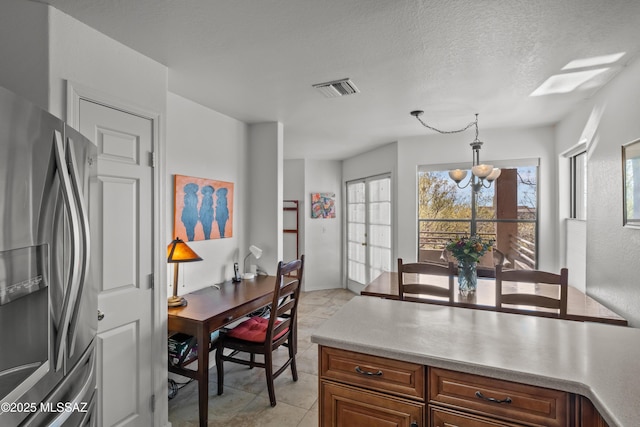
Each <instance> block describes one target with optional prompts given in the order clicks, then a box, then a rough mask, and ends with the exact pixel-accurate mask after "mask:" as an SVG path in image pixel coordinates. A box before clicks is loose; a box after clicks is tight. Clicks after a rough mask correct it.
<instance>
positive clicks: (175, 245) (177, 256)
mask: <svg viewBox="0 0 640 427" xmlns="http://www.w3.org/2000/svg"><path fill="white" fill-rule="evenodd" d="M191 261H202V258H200V257H199V256H198V254H197V253H195V252H194V251H193V249H191V248H190V247H189V246H188V245H187V244H186V243H185V242H184V241H183V240H182V239H179V238H177V237H176V238H175V240H174V241H172V242H171V243H169V246H168V247H167V262H191Z"/></svg>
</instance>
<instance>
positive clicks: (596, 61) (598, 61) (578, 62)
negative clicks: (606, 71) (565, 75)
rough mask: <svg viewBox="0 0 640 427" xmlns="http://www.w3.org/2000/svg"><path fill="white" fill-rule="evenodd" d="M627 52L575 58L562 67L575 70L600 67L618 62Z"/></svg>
mask: <svg viewBox="0 0 640 427" xmlns="http://www.w3.org/2000/svg"><path fill="white" fill-rule="evenodd" d="M624 54H625V52H619V53H612V54H611V55H602V56H594V57H592V58H583V59H574V60H573V61H571V62H569V63H568V64H567V65H565V66H564V67H562V69H563V70H575V69H577V68H590V67H599V66H602V65H609V64H613V63H614V62H617V61H618V60H619V59H620V58H622V57H623V56H624Z"/></svg>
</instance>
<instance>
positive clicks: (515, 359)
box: [311, 296, 640, 427]
mask: <svg viewBox="0 0 640 427" xmlns="http://www.w3.org/2000/svg"><path fill="white" fill-rule="evenodd" d="M311 341H312V342H314V343H317V344H320V345H324V346H329V347H335V348H340V349H344V350H351V351H356V352H361V353H366V354H372V355H375V356H381V357H388V358H391V359H397V360H402V361H407V362H414V363H419V364H422V365H429V366H434V367H439V368H444V369H451V370H456V371H460V372H466V373H470V374H477V375H484V376H488V377H494V378H498V379H503V380H508V381H515V382H520V383H525V384H531V385H535V386H540V387H547V388H552V389H556V390H563V391H568V392H572V393H577V394H581V395H583V396H585V397H587V398H589V400H591V401H592V402H593V404H594V406H595V407H596V408H597V409H598V411H599V412H600V414H601V415H602V416H603V418H604V419H605V421H607V423H608V424H609V426H610V427H636V426H638V425H640V405H639V404H638V402H640V329H635V328H629V327H623V326H615V325H606V324H599V323H590V322H576V321H569V320H558V319H549V318H543V317H536V316H525V315H518V314H509V313H498V312H493V311H484V310H473V309H467V308H457V307H447V306H439V305H432V304H420V303H411V302H403V301H392V300H386V299H381V298H374V297H367V296H358V297H355V298H353V299H352V300H351V301H349V302H348V303H347V304H345V305H344V306H343V307H342V308H341V309H340V311H338V312H337V313H336V314H335V315H334V316H333V317H331V318H330V319H328V320H327V321H326V322H325V323H324V324H323V325H321V326H320V327H319V328H318V329H317V330H316V331H315V333H314V334H313V335H312V337H311Z"/></svg>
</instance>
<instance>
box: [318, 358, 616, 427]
mask: <svg viewBox="0 0 640 427" xmlns="http://www.w3.org/2000/svg"><path fill="white" fill-rule="evenodd" d="M319 363H320V367H319V381H320V399H319V404H320V408H319V417H320V427H400V426H402V427H608V426H607V424H606V423H605V421H604V419H603V418H602V416H601V415H600V414H598V411H597V410H596V409H595V407H594V406H593V404H592V403H591V402H590V401H589V399H587V398H585V397H583V396H579V395H574V394H571V393H567V392H563V391H558V390H553V389H548V388H544V387H536V386H531V385H527V384H520V383H515V382H511V381H504V380H498V379H495V378H489V377H485V376H481V375H474V374H466V373H462V372H457V371H451V370H447V369H441V368H435V367H426V366H423V365H419V364H416V363H410V362H403V361H399V360H393V359H387V358H383V357H377V356H372V355H368V354H362V353H357V352H353V351H347V350H340V349H336V348H331V347H325V346H320V347H319Z"/></svg>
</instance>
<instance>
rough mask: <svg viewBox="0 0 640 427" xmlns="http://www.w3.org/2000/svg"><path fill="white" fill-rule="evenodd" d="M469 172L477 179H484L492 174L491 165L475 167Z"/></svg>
mask: <svg viewBox="0 0 640 427" xmlns="http://www.w3.org/2000/svg"><path fill="white" fill-rule="evenodd" d="M471 172H472V173H473V174H474V175H475V176H477V177H478V178H482V179H484V178H486V177H488V176H489V174H490V173H491V172H493V165H475V166H474V167H472V168H471Z"/></svg>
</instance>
